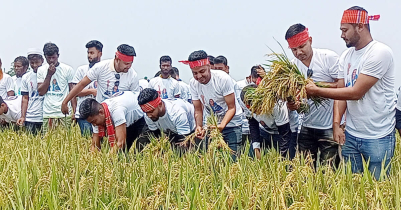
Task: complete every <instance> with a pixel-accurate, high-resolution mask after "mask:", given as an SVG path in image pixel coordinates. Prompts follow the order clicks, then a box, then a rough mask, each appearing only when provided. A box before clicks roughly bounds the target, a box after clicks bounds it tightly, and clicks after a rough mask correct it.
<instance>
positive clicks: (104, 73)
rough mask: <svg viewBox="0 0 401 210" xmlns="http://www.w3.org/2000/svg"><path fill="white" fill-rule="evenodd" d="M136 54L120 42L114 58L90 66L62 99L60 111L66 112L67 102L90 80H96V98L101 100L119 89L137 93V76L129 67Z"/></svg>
mask: <svg viewBox="0 0 401 210" xmlns="http://www.w3.org/2000/svg"><path fill="white" fill-rule="evenodd" d="M135 56H136V53H135V49H134V48H133V47H131V46H129V45H126V44H122V45H120V46H118V47H117V52H116V55H115V57H114V59H109V60H104V61H100V62H99V63H96V64H95V65H94V66H92V68H91V69H89V71H88V72H87V73H86V76H85V77H84V78H83V79H82V80H81V81H80V82H79V83H78V84H76V86H75V87H74V89H72V91H71V92H70V94H68V96H67V97H66V98H65V99H64V101H63V105H62V112H63V113H68V109H67V108H68V107H67V104H68V102H69V101H70V100H71V99H73V98H75V96H77V95H78V94H79V93H80V92H81V91H82V90H83V89H84V88H85V87H86V86H87V85H89V84H90V83H91V82H92V81H95V80H96V81H97V94H96V100H97V101H98V102H102V101H104V100H105V99H108V98H111V97H112V96H113V94H115V93H117V92H121V91H133V92H138V93H139V91H140V90H139V78H138V76H137V74H136V72H135V70H134V69H133V68H131V66H132V63H133V62H134V57H135Z"/></svg>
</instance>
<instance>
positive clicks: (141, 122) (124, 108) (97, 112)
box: [79, 91, 147, 152]
mask: <svg viewBox="0 0 401 210" xmlns="http://www.w3.org/2000/svg"><path fill="white" fill-rule="evenodd" d="M137 98H138V94H137V93H133V92H130V91H127V92H121V93H119V94H118V95H115V96H114V97H112V98H109V99H106V100H104V101H103V102H102V103H99V102H97V101H96V100H95V99H93V98H88V99H85V101H83V102H82V105H81V106H80V108H79V113H80V118H82V119H85V120H87V121H88V122H89V123H91V124H92V125H93V137H92V147H91V150H92V151H96V149H98V150H99V149H100V148H101V142H100V141H101V139H102V138H103V137H105V136H106V135H107V137H108V139H109V144H110V147H111V148H112V151H111V152H116V151H117V150H125V149H126V151H128V150H129V149H130V148H131V146H132V144H133V143H134V141H135V140H136V139H137V138H138V137H140V134H142V133H144V132H146V129H147V126H146V122H145V119H144V118H143V112H142V110H141V108H140V107H139V105H138V101H137ZM145 139H146V138H144V137H140V138H139V139H138V140H137V142H136V147H137V148H139V149H141V148H142V147H143V146H144V145H143V144H144V143H145V142H146V140H145Z"/></svg>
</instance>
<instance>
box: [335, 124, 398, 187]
mask: <svg viewBox="0 0 401 210" xmlns="http://www.w3.org/2000/svg"><path fill="white" fill-rule="evenodd" d="M394 148H395V132H394V131H393V132H391V133H390V134H389V135H387V136H385V137H383V138H380V139H362V138H358V137H355V136H352V135H351V134H349V133H348V132H347V131H345V144H344V146H343V147H342V156H343V157H344V160H345V161H346V162H348V161H350V162H351V168H352V172H353V173H360V172H363V159H364V160H365V161H366V162H368V161H369V166H368V169H369V171H370V172H371V173H372V174H373V176H374V177H375V178H376V180H379V178H380V173H381V169H382V168H381V167H382V163H383V160H384V161H385V162H384V167H385V168H386V167H387V166H389V164H390V160H391V158H392V157H393V155H394ZM362 158H363V159H362ZM389 172H390V166H389V168H388V170H387V171H386V174H387V175H388V174H389Z"/></svg>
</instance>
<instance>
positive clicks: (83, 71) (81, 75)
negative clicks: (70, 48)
mask: <svg viewBox="0 0 401 210" xmlns="http://www.w3.org/2000/svg"><path fill="white" fill-rule="evenodd" d="M88 71H89V64H86V65H83V66H80V67H78V68H77V71H76V72H75V75H74V78H73V79H72V83H75V84H78V83H79V82H80V81H81V80H82V79H83V78H84V77H85V76H86V72H88ZM95 82H96V81H93V82H91V83H89V85H87V86H86V87H85V88H84V89H93V88H94V83H95ZM94 97H95V96H93V95H92V94H91V95H87V96H83V97H77V110H76V112H75V118H79V107H80V106H81V104H82V102H83V101H84V100H85V99H87V98H94Z"/></svg>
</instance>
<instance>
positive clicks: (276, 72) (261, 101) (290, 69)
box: [245, 52, 325, 115]
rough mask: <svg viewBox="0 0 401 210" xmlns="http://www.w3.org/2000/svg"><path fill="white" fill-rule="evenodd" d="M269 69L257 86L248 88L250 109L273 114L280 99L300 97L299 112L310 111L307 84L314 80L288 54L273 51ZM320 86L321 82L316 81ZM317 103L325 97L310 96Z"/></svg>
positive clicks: (288, 99) (289, 99) (258, 112)
mask: <svg viewBox="0 0 401 210" xmlns="http://www.w3.org/2000/svg"><path fill="white" fill-rule="evenodd" d="M269 56H270V57H272V58H273V59H272V60H268V61H269V62H270V64H269V65H266V66H268V67H269V69H270V70H269V71H268V72H267V73H266V76H265V77H264V78H263V79H262V81H261V82H260V84H259V85H258V87H257V88H250V89H248V91H247V93H246V95H245V98H246V101H248V102H251V103H248V104H247V105H249V106H250V110H251V111H252V112H253V113H255V114H257V115H261V114H272V113H273V108H274V106H275V104H276V103H277V102H279V101H292V100H295V99H299V100H300V101H301V106H300V109H299V110H298V112H299V113H304V112H308V110H309V105H308V103H307V99H308V98H307V94H306V88H305V87H306V85H307V84H308V83H309V82H310V81H312V79H310V78H309V77H308V78H306V77H305V75H304V74H303V73H302V72H301V71H300V70H299V69H298V67H297V66H296V65H295V64H294V63H292V62H291V61H290V60H289V59H288V57H287V55H285V54H278V53H274V52H273V53H272V54H270V55H269ZM316 84H317V85H318V86H321V87H322V85H321V84H319V83H316ZM310 99H311V100H312V101H313V102H314V104H315V105H319V104H321V103H322V102H323V101H324V100H325V99H324V98H321V97H312V98H310Z"/></svg>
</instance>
